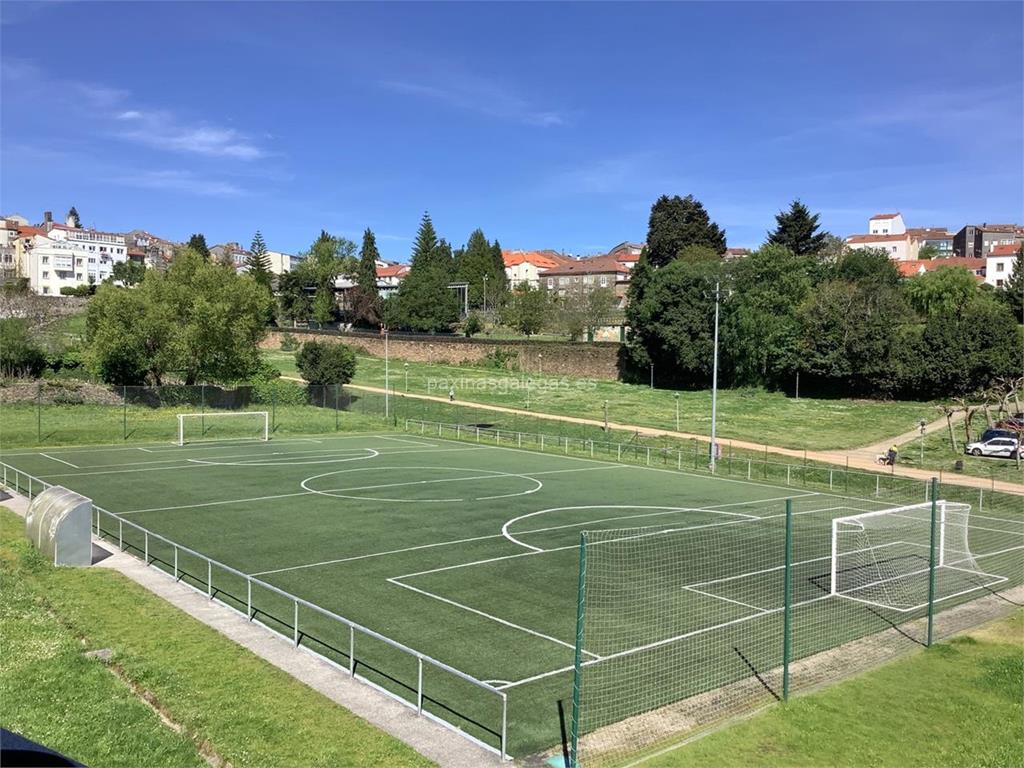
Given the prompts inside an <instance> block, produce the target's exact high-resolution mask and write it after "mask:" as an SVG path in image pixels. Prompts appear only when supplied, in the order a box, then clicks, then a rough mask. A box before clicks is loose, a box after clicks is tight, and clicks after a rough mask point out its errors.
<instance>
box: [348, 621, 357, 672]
mask: <svg viewBox="0 0 1024 768" xmlns="http://www.w3.org/2000/svg"><path fill="white" fill-rule="evenodd" d="M348 674H349V677H355V676H356V628H355V627H354V626H353V625H351V624H349V625H348Z"/></svg>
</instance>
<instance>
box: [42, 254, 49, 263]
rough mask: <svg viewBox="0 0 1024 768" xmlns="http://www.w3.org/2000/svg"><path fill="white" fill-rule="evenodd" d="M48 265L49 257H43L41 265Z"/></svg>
mask: <svg viewBox="0 0 1024 768" xmlns="http://www.w3.org/2000/svg"><path fill="white" fill-rule="evenodd" d="M49 263H50V257H49V256H43V264H49Z"/></svg>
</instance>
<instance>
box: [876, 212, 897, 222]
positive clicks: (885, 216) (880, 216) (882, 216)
mask: <svg viewBox="0 0 1024 768" xmlns="http://www.w3.org/2000/svg"><path fill="white" fill-rule="evenodd" d="M897 216H899V213H876V214H875V215H874V216H872V217H871V219H870V220H871V221H876V220H878V219H895V218H896V217H897Z"/></svg>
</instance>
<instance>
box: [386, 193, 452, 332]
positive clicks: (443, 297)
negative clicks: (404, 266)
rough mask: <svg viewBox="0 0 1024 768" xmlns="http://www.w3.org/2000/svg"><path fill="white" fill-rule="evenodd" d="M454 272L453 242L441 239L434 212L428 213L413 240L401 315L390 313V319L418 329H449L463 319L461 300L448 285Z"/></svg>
mask: <svg viewBox="0 0 1024 768" xmlns="http://www.w3.org/2000/svg"><path fill="white" fill-rule="evenodd" d="M454 273H455V260H454V256H453V255H452V249H451V246H450V245H449V244H448V243H447V242H445V241H444V240H439V239H438V237H437V232H436V231H435V230H434V224H433V222H432V221H431V220H430V214H428V213H424V214H423V219H422V220H421V221H420V228H419V231H418V232H417V233H416V240H415V242H414V243H413V250H412V258H411V259H410V261H409V274H408V275H406V277H405V279H404V280H403V281H402V284H401V285H400V286H399V288H398V295H397V296H396V301H395V307H394V309H395V314H396V315H397V317H395V316H391V315H390V314H388V317H387V318H386V319H387V320H388V321H390V322H394V323H396V324H397V325H400V326H402V327H404V328H409V329H411V330H414V331H429V332H434V331H446V330H448V329H449V328H450V327H451V326H452V325H453V324H454V323H455V322H457V321H458V319H459V306H458V300H457V298H456V295H455V292H454V291H452V290H451V289H450V288H449V287H448V285H449V284H450V283H451V282H452V280H453V278H454ZM389 307H390V303H389Z"/></svg>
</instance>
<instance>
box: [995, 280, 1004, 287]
mask: <svg viewBox="0 0 1024 768" xmlns="http://www.w3.org/2000/svg"><path fill="white" fill-rule="evenodd" d="M1002 287H1003V281H1002V280H996V288H1002Z"/></svg>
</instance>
